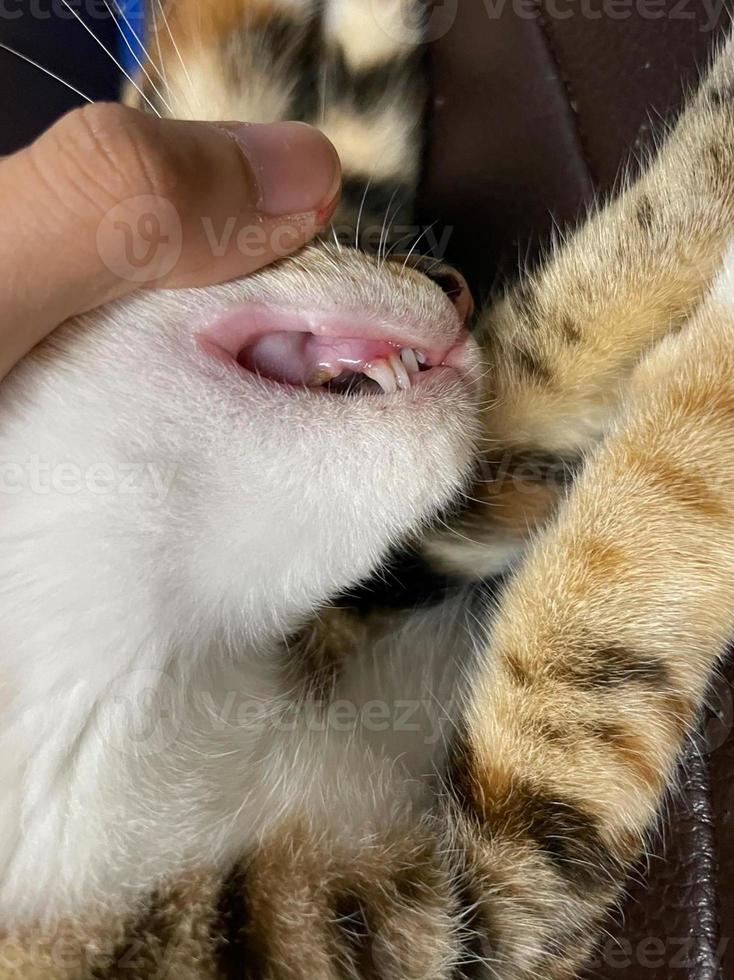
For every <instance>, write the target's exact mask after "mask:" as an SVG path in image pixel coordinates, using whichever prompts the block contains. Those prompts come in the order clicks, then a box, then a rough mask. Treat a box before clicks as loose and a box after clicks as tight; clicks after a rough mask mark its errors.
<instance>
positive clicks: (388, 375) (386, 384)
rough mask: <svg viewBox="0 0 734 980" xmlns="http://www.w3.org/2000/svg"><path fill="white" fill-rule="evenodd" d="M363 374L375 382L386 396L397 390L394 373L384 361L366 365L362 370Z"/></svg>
mask: <svg viewBox="0 0 734 980" xmlns="http://www.w3.org/2000/svg"><path fill="white" fill-rule="evenodd" d="M363 373H364V374H366V375H367V377H368V378H371V379H372V380H373V381H376V382H377V384H378V385H379V386H380V387H381V388H382V390H383V391H384V392H385V394H386V395H392V394H394V393H395V392H396V391H397V390H398V382H397V378H396V377H395V373H394V371H393V369H392V367H391V366H390V364H388V362H387V361H386V360H384V359H380V360H379V361H373V362H372V364H368V365H366V366H365V367H364V368H363Z"/></svg>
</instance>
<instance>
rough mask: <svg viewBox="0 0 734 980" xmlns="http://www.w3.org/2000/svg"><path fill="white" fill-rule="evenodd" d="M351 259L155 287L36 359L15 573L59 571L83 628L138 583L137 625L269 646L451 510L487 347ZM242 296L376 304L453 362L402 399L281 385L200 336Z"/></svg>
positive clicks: (408, 284) (18, 438)
mask: <svg viewBox="0 0 734 980" xmlns="http://www.w3.org/2000/svg"><path fill="white" fill-rule="evenodd" d="M335 270H336V267H335V266H334V264H333V261H332V259H331V256H330V255H329V250H328V249H327V248H323V247H313V248H310V249H306V250H305V251H304V252H303V253H301V254H300V255H298V256H296V257H295V258H294V259H292V260H289V261H287V262H283V263H280V264H279V265H278V266H277V268H276V269H275V270H266V271H265V272H263V273H260V274H258V275H256V276H253V277H251V278H249V279H247V280H243V281H240V282H236V283H229V284H225V285H222V286H216V287H212V288H208V289H196V290H181V291H166V292H164V291H160V292H153V291H150V292H145V293H139V294H137V295H136V296H134V297H133V298H131V299H129V300H126V301H123V302H120V303H117V304H114V305H111V306H109V307H107V308H105V309H103V310H101V311H97V312H94V313H92V314H88V315H86V316H84V317H81V318H79V319H78V320H76V321H73V322H71V323H69V324H67V325H65V326H64V327H62V328H61V329H60V330H58V331H57V332H56V333H55V334H53V335H52V336H51V337H50V338H49V339H48V341H47V342H45V343H44V344H43V345H42V346H41V347H40V348H38V349H37V350H36V351H35V352H34V353H33V354H32V355H31V356H30V357H29V358H27V359H26V360H25V361H24V362H23V363H21V365H19V366H18V368H17V369H16V370H15V371H14V372H13V374H12V375H11V376H10V377H9V378H8V379H7V381H6V382H5V384H4V385H3V390H2V392H0V412H2V415H3V419H4V429H3V432H2V433H1V434H0V463H2V464H3V466H4V470H3V472H0V477H2V479H1V480H0V496H2V498H3V501H4V503H3V513H2V516H0V532H2V529H3V528H8V527H9V526H12V527H14V528H24V529H26V530H25V532H24V533H23V534H22V535H21V536H20V538H16V540H17V541H18V544H17V554H16V552H15V551H14V549H13V547H12V546H11V547H10V548H9V549H8V548H6V547H4V556H3V558H2V559H0V566H1V567H2V570H3V573H4V581H5V582H8V581H10V582H11V583H12V581H13V576H14V575H17V571H16V570H14V567H13V562H17V563H21V562H22V565H23V567H25V568H31V567H38V569H39V576H40V575H42V574H46V575H52V576H55V579H54V581H53V582H51V581H49V582H47V583H46V590H47V591H51V592H56V591H58V589H57V585H56V579H59V580H60V581H61V582H62V583H63V589H62V592H63V597H64V598H63V599H62V600H60V605H61V615H62V619H65V620H68V621H69V622H73V621H74V620H75V616H76V614H77V612H78V611H79V609H78V606H79V603H80V602H81V600H80V599H79V598H78V597H80V596H85V597H87V599H86V600H85V602H86V601H87V600H88V598H89V596H90V595H91V596H92V597H94V596H97V597H98V599H99V604H100V606H105V605H109V604H110V603H109V600H108V599H107V598H106V596H115V602H114V603H113V605H114V606H115V607H116V616H117V617H118V619H119V617H120V616H122V619H123V620H127V622H132V619H131V617H130V616H129V615H127V614H126V613H124V612H122V611H121V609H120V606H122V607H123V609H124V608H125V605H126V603H125V601H123V599H122V596H124V595H125V594H127V595H128V596H129V597H130V603H131V606H132V608H134V610H135V617H133V618H135V619H140V618H141V617H142V621H143V622H142V623H141V629H143V631H145V630H146V629H147V628H148V626H147V625H145V622H146V620H147V619H148V618H149V619H150V620H151V621H153V619H154V620H155V622H156V624H157V627H156V629H157V631H160V628H161V624H167V628H168V630H169V635H170V636H177V637H178V636H180V635H181V633H182V632H183V635H184V636H186V637H191V636H196V637H198V636H200V635H201V633H202V631H206V630H216V631H219V630H221V629H222V628H223V627H224V628H225V629H226V630H229V631H230V632H232V631H234V632H235V633H236V634H237V635H238V636H246V637H247V638H248V640H249V641H253V642H254V641H257V640H259V639H261V638H262V637H263V635H265V636H267V635H269V634H273V635H280V633H281V631H282V630H283V629H284V628H288V627H289V626H290V624H291V623H293V622H296V621H297V620H298V619H299V617H300V616H302V615H303V614H304V613H306V612H308V611H310V610H311V609H312V608H313V607H314V604H317V603H319V602H323V601H325V600H327V599H328V598H329V597H330V596H331V595H333V594H334V593H336V592H338V591H340V590H342V589H344V588H346V587H348V586H350V585H352V584H353V583H355V582H356V581H358V580H360V579H361V578H363V577H365V576H367V575H368V574H369V573H370V572H371V571H373V570H374V568H375V566H376V565H377V564H378V563H379V562H380V560H381V558H382V556H383V555H384V554H385V552H386V550H387V549H388V548H389V547H391V546H392V545H394V544H395V543H396V542H397V541H398V540H399V539H400V538H401V537H402V536H403V535H404V534H406V533H408V532H412V531H414V530H415V529H416V528H418V527H419V526H420V525H421V523H422V522H424V521H426V520H427V519H429V518H430V517H431V516H432V515H433V513H434V512H435V511H436V509H437V508H439V507H441V506H443V505H444V504H446V503H447V501H448V500H449V499H450V498H451V497H452V496H453V495H454V494H455V493H456V492H457V490H458V489H459V488H460V487H461V486H462V484H463V481H464V480H465V478H466V477H467V475H468V469H469V466H470V461H471V458H472V452H473V448H474V445H475V439H476V436H477V426H476V403H477V388H478V382H477V376H478V368H477V354H476V351H475V348H474V345H473V343H472V342H471V341H469V340H468V339H461V340H460V342H457V338H459V337H460V332H461V325H460V324H458V323H457V319H456V315H455V311H454V309H453V307H452V304H451V303H450V301H449V300H448V299H447V298H446V297H445V296H444V294H443V293H442V292H441V290H440V289H438V288H437V287H436V286H435V285H434V284H433V283H431V282H430V281H429V280H427V279H425V278H424V277H423V276H422V275H419V274H416V273H413V272H412V271H411V270H407V272H401V273H399V272H397V271H396V270H395V269H393V268H391V267H389V265H384V266H382V267H378V266H377V264H376V263H375V262H374V261H373V260H371V259H369V258H367V257H366V256H364V255H360V254H358V253H345V252H341V253H340V256H339V266H338V270H336V271H335ZM337 273H338V274H337ZM243 304H244V305H246V306H247V305H248V304H249V306H250V307H251V306H252V305H253V304H257V305H259V306H260V307H266V308H269V309H273V308H277V309H279V310H283V309H287V310H299V309H300V310H303V309H311V310H329V311H331V314H330V315H331V316H332V317H333V316H335V315H338V314H339V310H342V311H353V310H354V309H356V308H359V309H360V310H369V314H370V319H371V321H372V322H374V323H382V324H385V323H387V324H409V325H410V326H409V327H408V328H406V327H401V328H400V329H401V330H405V329H408V330H409V331H411V333H410V337H411V339H412V341H413V342H414V343H416V344H417V343H420V344H421V346H422V347H423V348H424V349H425V350H427V351H434V352H435V351H438V352H439V353H438V354H435V355H434V356H435V357H436V359H437V360H441V359H442V358H448V352H449V351H451V359H450V363H449V361H448V360H447V361H446V365H445V366H443V367H439V368H435V369H434V370H432V371H428V372H426V373H425V375H424V376H422V377H421V378H420V383H419V384H415V385H414V386H412V387H411V388H410V390H405V391H399V392H396V393H395V394H394V395H387V396H383V395H380V394H374V393H372V394H366V395H357V396H343V395H339V394H325V393H324V391H322V390H319V391H312V390H308V389H305V388H304V387H303V386H287V385H282V384H277V383H273V382H271V381H268V380H266V379H262V378H258V377H257V376H256V375H254V374H252V373H251V372H248V371H243V370H231V365H227V364H223V363H221V361H219V360H217V359H216V358H212V357H210V356H206V354H205V352H203V351H202V349H201V344H200V342H199V337H200V334H201V332H202V330H206V329H208V326H209V325H210V324H216V323H217V322H222V321H223V318H224V319H226V317H227V316H228V315H230V313H231V311H232V310H233V309H234V310H238V309H242V307H243ZM439 355H440V356H439ZM49 553H53V554H54V555H55V556H57V559H58V560H57V561H52V562H49V561H48V560H47V556H48V554H49ZM14 556H15V557H14ZM18 567H20V564H19V566H18ZM41 569H43V572H41ZM43 592H44V590H43V588H42V587H41V588H39V591H38V604H39V608H40V606H41V605H42V604H43V600H42V598H41V597H42V595H43ZM8 594H12V589H10V590H9V591H8ZM24 595H25V597H26V598H25V600H24V601H26V602H27V601H28V593H27V591H26V592H24ZM151 596H154V598H155V603H154V605H155V608H154V610H153V609H151V611H150V616H149V617H146V616H145V610H146V609H147V608H148V607H149V606H150V597H151ZM31 601H34V600H33V599H31ZM29 615H32V612H31V610H29ZM85 617H86V619H88V620H90V621H91V620H94V619H95V614H94V611H93V612H92V614H91V616H90V615H89V614H87V613H85ZM15 619H16V621H17V620H18V617H15ZM108 633H109V637H110V639H111V642H112V643H113V644H114V643H116V642H119V641H120V637H119V635H118V634H119V631H118V630H117V629H115V628H111V629H110V630H109V631H108ZM21 639H23V638H22V637H16V638H14V642H16V641H18V640H21ZM24 642H25V641H24ZM47 642H48V638H47ZM99 642H102V641H99V640H98V641H97V644H99ZM135 642H141V641H140V639H139V638H138V639H137V640H136V641H135ZM102 645H103V646H105V647H106V646H107V642H106V641H104V642H103V644H102ZM113 648H114V646H113Z"/></svg>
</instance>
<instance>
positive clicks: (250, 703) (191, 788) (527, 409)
mask: <svg viewBox="0 0 734 980" xmlns="http://www.w3.org/2000/svg"><path fill="white" fill-rule="evenodd" d="M156 12H157V16H156V17H154V16H153V14H155V13H156ZM413 12H414V11H413V7H412V4H409V3H408V2H407V0H403V2H402V3H390V4H385V5H384V6H383V5H380V6H378V5H372V4H368V3H366V2H365V0H342V2H341V3H337V2H328V3H326V5H325V6H323V8H321V7H319V8H317V7H316V5H313V6H312V5H298V6H294V5H292V4H286V3H281V4H278V3H275V4H273V3H268V4H267V5H265V4H260V3H254V2H248V3H245V2H244V0H231V2H227V3H222V2H217V3H215V2H213V0H212V2H209V0H206V2H204V0H196V2H194V0H177V3H176V4H171V5H170V7H169V8H167V18H166V24H167V28H168V29H170V30H168V29H167V28H166V27H164V25H163V22H162V17H161V14H162V11H161V9H160V8H157V7H152V8H151V11H150V12H149V13H150V22H151V37H150V38H149V50H150V53H151V57H152V58H153V60H154V61H155V62H156V64H157V66H158V71H157V72H156V73H155V75H154V77H153V82H155V83H157V84H155V85H151V82H150V81H146V80H144V79H141V80H140V81H141V87H142V89H143V92H144V94H145V97H146V98H148V99H149V100H150V102H151V103H152V105H153V106H155V107H156V108H158V109H163V108H166V107H167V106H168V107H170V111H171V112H172V113H173V114H176V115H184V116H186V115H188V116H192V117H195V118H202V117H214V118H246V119H252V120H267V119H274V118H281V117H286V116H287V117H293V116H298V117H300V118H304V119H306V120H308V121H314V122H318V123H319V124H320V125H321V126H322V128H323V129H324V130H325V131H326V132H327V134H328V135H329V136H330V137H331V138H332V139H333V140H334V142H335V144H336V146H337V148H338V149H339V151H340V154H341V156H342V159H343V162H344V167H345V173H346V179H347V184H346V187H347V195H346V202H345V209H344V211H343V213H342V216H341V217H339V218H337V219H336V223H337V224H339V222H342V223H343V224H345V225H347V226H349V227H351V228H353V229H354V230H355V231H356V227H354V226H356V223H357V221H356V217H357V213H358V212H359V211H360V209H361V211H362V218H363V220H364V221H365V222H366V224H367V225H368V226H369V225H374V224H375V222H377V221H380V220H381V218H380V217H379V215H380V208H382V209H383V210H382V214H383V215H384V209H385V203H386V201H385V198H386V195H387V196H388V200H389V198H390V197H392V198H393V200H395V199H396V198H398V197H400V198H401V200H402V201H404V205H405V206H406V208H407V207H409V205H410V200H411V197H412V194H413V190H414V185H415V180H416V178H417V174H418V161H419V142H420V139H419V134H420V125H419V123H420V113H421V105H422V99H423V95H422V93H423V84H422V81H421V79H420V74H419V69H420V63H419V59H418V57H417V51H418V50H419V49H418V45H419V42H420V33H419V30H418V27H417V25H418V24H419V19H417V18H416V17H413V16H409V15H410V14H411V13H413ZM375 18H377V19H376V20H375ZM156 27H157V31H156ZM173 37H175V38H176V44H175V45H174V44H173ZM319 79H320V80H321V81H320V82H318V80H319ZM317 82H318V84H317ZM156 88H158V89H159V91H158V92H156V91H155V89H156ZM733 91H734V42H732V43H730V44H729V45H728V46H727V47H726V48H724V49H723V50H722V52H721V54H720V56H719V58H718V60H717V62H716V64H715V66H714V68H713V69H712V72H711V74H710V75H709V77H708V78H707V79H706V81H705V82H704V83H703V85H702V88H701V90H700V92H699V93H698V94H697V96H696V97H695V98H693V99H691V101H690V104H689V106H688V108H687V110H686V111H685V112H684V113H683V115H682V117H681V119H680V121H679V122H678V124H677V126H676V128H675V129H674V130H673V132H672V133H671V135H670V137H669V139H668V141H667V143H666V144H665V145H664V146H663V147H662V149H661V151H660V153H659V155H658V158H657V159H656V161H655V162H654V163H653V164H652V165H651V167H650V169H649V171H648V173H647V174H646V175H644V176H643V177H642V178H641V179H640V181H639V182H638V183H637V184H636V185H635V186H633V187H630V188H629V189H628V190H626V191H625V192H624V193H622V194H621V195H620V197H619V198H618V199H617V200H616V201H615V202H614V203H612V204H611V205H609V206H608V207H607V208H606V209H604V210H603V211H600V212H599V213H598V214H596V215H594V216H592V217H591V218H590V220H589V221H588V223H587V224H586V225H585V226H584V227H583V228H582V229H581V230H580V231H579V232H578V233H577V234H576V235H575V236H573V237H572V238H571V239H570V240H569V241H568V242H567V243H566V244H565V245H564V246H563V248H560V249H558V250H557V251H556V252H555V253H553V254H551V255H550V256H549V257H548V259H547V262H546V264H545V266H544V267H543V269H542V270H541V271H540V272H539V273H537V274H536V275H535V276H534V277H532V278H529V279H526V280H525V281H524V282H523V283H522V284H521V285H520V286H518V287H517V288H515V289H513V290H511V291H510V292H509V293H508V295H506V296H505V297H504V298H503V299H501V300H500V301H499V302H498V303H497V304H495V305H494V306H493V307H491V308H490V309H488V310H486V311H484V312H483V313H482V314H481V315H480V316H479V318H478V322H477V324H476V329H475V331H474V339H471V338H470V337H469V336H468V335H467V334H466V332H465V330H464V327H463V325H462V319H463V318H464V317H465V316H466V314H467V313H468V310H469V302H468V299H467V297H466V294H465V290H464V288H463V285H462V282H461V280H460V278H459V277H457V276H456V275H455V274H453V273H452V272H451V271H450V270H446V269H441V268H438V269H434V270H431V267H430V263H429V264H428V265H427V266H424V264H423V263H422V262H421V261H416V262H415V263H414V261H413V257H412V256H406V257H405V258H400V259H397V260H396V259H395V258H394V256H391V255H388V254H380V255H379V256H371V255H369V254H367V253H366V252H361V251H355V250H353V249H348V248H346V247H344V246H343V245H340V244H329V243H328V242H327V241H322V242H320V243H318V244H316V245H313V246H311V247H309V248H307V249H305V250H303V251H302V252H301V253H300V254H299V255H297V256H295V257H293V258H291V259H288V260H285V261H283V262H282V263H279V264H278V265H276V266H274V267H272V268H270V269H268V270H265V271H263V272H261V273H258V274H257V275H255V276H252V277H251V278H249V279H248V280H246V281H241V282H236V283H231V284H228V285H224V286H217V287H213V288H210V289H200V290H185V291H176V292H170V293H157V294H154V293H146V294H140V295H138V296H137V297H133V298H131V299H129V300H126V301H124V302H120V303H117V304H115V305H112V306H110V307H108V308H106V309H104V310H100V311H96V312H94V313H92V314H89V315H87V316H85V317H81V318H79V319H78V320H76V321H74V322H72V323H69V324H67V325H65V326H64V327H62V328H61V329H60V330H58V331H57V332H56V333H55V334H54V335H53V336H52V337H50V338H49V339H48V340H47V341H46V342H45V343H44V344H43V345H42V346H41V347H39V348H37V349H36V350H35V351H34V352H33V353H32V354H31V355H29V356H28V357H27V358H26V359H25V360H24V361H23V362H22V363H21V364H20V365H19V366H18V367H17V368H16V370H15V371H14V372H13V373H12V375H11V376H10V377H9V378H8V379H7V380H6V381H5V382H3V385H2V388H0V418H2V420H3V422H2V428H1V429H0V460H2V461H3V494H2V509H1V510H0V536H1V538H2V549H0V582H2V586H1V587H0V699H2V705H3V713H2V722H1V723H0V748H1V749H2V751H1V752H0V786H2V793H3V806H2V809H1V810H0V868H1V869H2V871H1V872H0V928H2V930H3V932H2V935H3V938H2V940H0V977H2V978H3V980H4V978H5V977H11V976H22V977H32V978H36V977H39V978H40V977H54V978H72V977H73V978H81V977H90V978H91V977H94V978H97V980H99V978H116V977H123V976H125V977H140V978H149V977H154V976H155V977H163V976H168V977H172V978H174V977H175V978H176V980H179V978H182V980H187V978H207V980H208V978H219V977H229V976H250V977H257V978H268V980H281V978H282V980H285V978H288V980H296V978H303V980H307V978H308V980H311V978H316V977H317V978H324V980H331V978H334V980H336V978H337V977H344V976H347V977H359V978H364V980H367V978H375V977H379V978H385V980H388V978H389V980H396V978H400V980H412V978H415V980H419V978H421V980H422V978H426V977H429V978H436V980H444V978H446V980H448V978H449V977H453V976H456V975H471V976H475V975H482V976H488V977H499V978H502V980H516V978H517V980H519V978H530V977H537V976H541V977H547V978H551V980H554V978H558V980H560V978H570V977H572V976H574V975H575V974H576V972H577V970H578V969H580V968H581V966H582V964H583V962H584V959H585V957H586V956H587V955H588V953H589V951H590V948H591V946H592V945H593V942H594V940H595V938H596V936H597V934H598V932H599V930H600V928H601V924H602V922H603V919H604V916H605V915H606V913H607V909H608V908H609V907H610V906H611V905H613V904H614V903H615V902H616V901H617V899H618V897H619V895H620V890H621V888H622V885H623V882H624V878H625V875H626V873H627V871H628V869H629V867H630V865H631V863H632V862H633V861H634V860H636V858H637V857H638V856H639V854H640V853H641V851H642V849H643V848H644V842H645V839H646V835H647V833H648V831H649V829H650V827H651V826H652V824H653V822H654V819H655V813H656V810H657V807H658V804H659V801H660V797H661V795H662V794H663V792H664V791H665V789H666V787H667V785H668V784H669V783H670V781H671V780H672V778H673V774H674V771H675V761H676V758H677V756H678V753H679V750H680V747H681V744H682V742H683V740H684V739H685V737H686V734H687V732H688V731H689V730H690V729H691V727H692V726H693V725H694V724H695V721H696V717H697V713H698V710H699V708H700V705H701V702H702V698H703V695H704V692H705V688H706V685H707V682H708V679H709V677H710V675H711V672H712V671H713V670H714V669H715V666H716V663H717V658H718V657H719V655H720V653H721V651H722V650H723V648H724V646H725V643H726V641H727V639H728V637H729V636H730V634H731V631H732V625H733V623H732V620H733V618H734V611H733V610H732V603H731V601H730V597H731V595H732V587H733V586H734V560H733V558H732V556H734V485H732V482H733V481H732V479H731V478H730V477H729V476H728V475H727V474H728V472H729V467H728V466H727V465H726V464H727V460H728V459H729V458H730V455H731V453H732V451H733V450H734V414H733V413H732V408H733V407H734V381H733V380H732V379H734V343H733V341H734V259H732V258H731V256H728V255H727V246H728V242H729V239H730V237H731V234H732V219H733V218H734V102H733V101H732V92H733ZM133 95H135V96H136V98H137V99H139V96H137V93H135V92H134V90H133V92H132V93H131V95H130V98H131V99H132V98H133ZM88 111H92V112H96V111H98V110H95V109H92V110H88ZM121 111H122V110H121ZM166 111H169V110H168V109H167V110H166ZM368 180H371V184H370V187H369V189H368V190H367V191H366V192H365V194H364V200H362V192H361V191H360V192H359V194H357V193H355V189H356V188H357V187H359V186H360V185H364V186H366V183H367V181H368ZM358 201H361V202H362V203H361V207H360V204H358V203H357V202H358ZM393 244H396V243H395V242H394V243H393ZM382 251H383V252H384V253H387V251H388V249H387V248H384V249H383V250H382ZM424 267H425V268H426V269H427V271H429V273H432V274H433V276H434V280H435V281H434V280H432V279H431V278H430V277H429V276H427V275H425V274H424V273H423V272H421V268H424ZM324 368H325V370H324ZM317 382H318V383H317ZM574 474H575V476H574V479H573V485H572V486H569V484H570V480H571V476H572V475H574ZM462 492H463V498H462V499H463V501H464V505H463V507H462V508H460V509H456V508H453V509H452V506H451V505H452V504H455V503H456V500H457V495H461V494H462ZM729 535H732V537H730V536H729ZM406 546H407V547H408V548H409V550H410V553H411V554H412V556H413V560H414V562H415V563H416V564H418V565H421V566H422V567H423V569H424V570H428V572H430V575H427V579H428V578H430V579H431V581H432V582H433V583H434V584H436V585H437V587H436V588H431V589H428V588H427V589H426V591H425V594H424V595H423V596H422V600H423V601H422V603H421V604H420V605H418V606H416V604H415V603H414V602H412V601H411V602H410V603H407V604H406V603H405V602H403V601H401V600H402V598H403V597H401V596H400V595H399V594H396V592H397V590H392V594H391V589H390V587H389V582H388V584H387V586H386V587H385V588H384V589H383V592H382V594H379V593H377V592H374V593H373V599H372V606H371V608H365V606H364V604H363V603H362V604H357V601H356V599H355V598H350V597H349V594H350V592H351V591H352V590H354V588H355V586H357V585H358V584H359V583H360V582H363V581H364V580H365V579H366V578H367V577H368V576H369V575H370V574H372V573H378V574H379V573H380V572H381V571H383V572H384V567H385V566H384V563H385V561H386V560H387V559H388V558H389V557H390V556H391V554H393V552H394V550H395V549H396V548H398V547H403V548H405V547H406ZM499 580H501V582H502V584H501V585H500V584H498V581H499ZM492 581H494V583H495V584H494V586H493V585H492V584H491V582H492ZM406 601H407V600H406Z"/></svg>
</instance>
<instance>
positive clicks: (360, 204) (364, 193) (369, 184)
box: [354, 171, 374, 248]
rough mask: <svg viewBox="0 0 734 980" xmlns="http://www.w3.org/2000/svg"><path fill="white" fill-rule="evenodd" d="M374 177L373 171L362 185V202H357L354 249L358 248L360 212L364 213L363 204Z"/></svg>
mask: <svg viewBox="0 0 734 980" xmlns="http://www.w3.org/2000/svg"><path fill="white" fill-rule="evenodd" d="M373 176H374V171H373V173H372V174H370V177H369V180H368V181H367V183H366V184H365V185H364V190H363V191H362V200H361V201H360V202H359V211H358V212H357V227H356V230H355V232H354V247H355V248H359V227H360V224H361V223H362V212H363V211H364V203H365V201H366V200H367V194H368V192H369V189H370V186H371V185H372V177H373Z"/></svg>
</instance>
